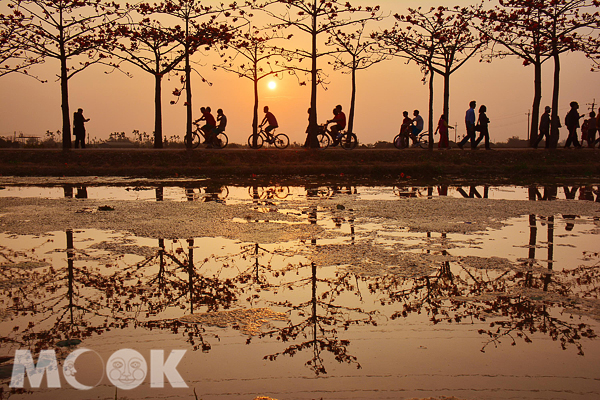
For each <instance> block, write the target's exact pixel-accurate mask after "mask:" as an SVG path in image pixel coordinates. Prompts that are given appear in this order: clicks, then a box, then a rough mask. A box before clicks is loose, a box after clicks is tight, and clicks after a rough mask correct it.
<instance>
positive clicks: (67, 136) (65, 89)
mask: <svg viewBox="0 0 600 400" xmlns="http://www.w3.org/2000/svg"><path fill="white" fill-rule="evenodd" d="M61 53H63V54H64V47H63V48H61ZM60 94H61V109H62V120H63V121H62V125H63V128H62V129H63V132H62V137H63V150H69V149H70V148H71V122H70V117H71V116H70V112H69V78H68V76H67V58H66V56H62V55H61V58H60Z"/></svg>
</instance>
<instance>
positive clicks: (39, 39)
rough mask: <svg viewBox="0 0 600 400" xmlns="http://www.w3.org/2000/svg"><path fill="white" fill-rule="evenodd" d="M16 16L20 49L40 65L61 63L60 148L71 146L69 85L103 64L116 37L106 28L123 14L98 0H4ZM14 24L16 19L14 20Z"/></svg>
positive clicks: (118, 9) (118, 7)
mask: <svg viewBox="0 0 600 400" xmlns="http://www.w3.org/2000/svg"><path fill="white" fill-rule="evenodd" d="M7 2H8V5H9V7H11V8H12V9H13V13H14V14H15V15H19V14H21V15H23V16H24V20H23V23H22V25H20V26H19V28H20V29H22V30H21V32H20V34H19V35H18V36H17V41H16V42H17V44H18V46H19V48H20V49H24V50H26V51H27V54H31V56H30V57H32V58H34V59H37V60H39V61H40V62H41V61H42V60H44V59H46V58H53V59H56V60H58V61H59V62H60V64H59V65H60V72H59V74H58V78H59V81H60V88H61V108H62V122H63V123H62V125H63V129H62V135H63V149H65V150H66V149H69V148H70V147H71V124H70V117H71V115H70V112H69V86H68V82H69V79H71V78H72V77H73V76H74V75H75V74H77V73H79V72H81V71H83V70H84V69H86V68H87V67H89V66H90V65H93V64H95V63H100V62H104V61H105V59H106V57H107V53H108V51H109V50H110V49H111V48H112V47H113V46H114V44H115V41H116V39H117V38H116V37H115V36H114V35H112V34H111V32H112V30H111V29H109V28H110V27H113V26H114V25H115V24H116V21H118V20H119V19H121V18H122V17H123V16H124V15H125V14H126V11H125V10H122V9H121V8H120V6H119V5H118V4H116V3H104V2H101V1H100V0H92V1H80V0H63V1H45V0H7ZM14 21H16V19H15V20H14Z"/></svg>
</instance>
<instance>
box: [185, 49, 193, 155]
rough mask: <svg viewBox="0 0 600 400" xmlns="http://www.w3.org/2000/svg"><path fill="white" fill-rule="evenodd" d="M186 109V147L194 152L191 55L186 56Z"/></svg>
mask: <svg viewBox="0 0 600 400" xmlns="http://www.w3.org/2000/svg"><path fill="white" fill-rule="evenodd" d="M185 98H186V101H185V103H186V104H185V107H186V124H185V137H186V141H185V147H186V149H187V150H192V67H191V66H190V55H189V54H188V53H187V49H186V55H185Z"/></svg>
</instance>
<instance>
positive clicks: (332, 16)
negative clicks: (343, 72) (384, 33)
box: [261, 0, 379, 148]
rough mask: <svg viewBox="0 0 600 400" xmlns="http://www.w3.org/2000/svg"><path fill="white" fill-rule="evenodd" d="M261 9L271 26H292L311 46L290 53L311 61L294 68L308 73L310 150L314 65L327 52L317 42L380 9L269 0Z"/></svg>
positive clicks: (314, 119) (303, 0)
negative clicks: (306, 64)
mask: <svg viewBox="0 0 600 400" xmlns="http://www.w3.org/2000/svg"><path fill="white" fill-rule="evenodd" d="M278 7H284V8H285V10H284V11H283V12H279V11H277V10H278ZM261 8H262V9H263V10H264V11H265V12H266V13H267V14H268V15H269V16H270V17H271V18H273V19H274V20H275V21H276V22H275V23H274V24H273V25H274V26H276V27H281V28H288V27H294V28H296V29H298V30H300V31H301V32H304V33H306V34H307V36H308V37H309V38H310V46H308V48H298V49H295V51H293V53H295V54H296V55H297V57H298V60H302V59H305V58H306V59H308V60H310V62H311V66H310V68H307V69H302V68H299V67H297V68H298V69H299V70H304V71H308V72H309V73H310V80H311V91H310V114H309V137H310V147H311V148H318V147H319V143H318V141H317V133H318V123H317V87H318V85H319V84H321V83H322V82H323V81H322V77H321V76H320V69H319V68H318V66H317V65H318V59H319V58H320V57H323V56H325V55H327V54H329V53H330V52H328V51H326V52H323V51H319V50H318V48H317V43H318V39H319V38H321V37H322V36H324V35H326V34H328V33H330V32H333V31H335V30H338V29H340V28H342V27H344V26H348V25H353V24H357V23H361V22H363V21H366V20H368V19H372V18H374V17H375V16H376V13H377V11H378V10H379V7H378V6H377V7H353V6H352V5H351V4H350V3H348V2H346V3H342V2H341V1H338V0H332V1H319V0H279V1H269V2H268V3H267V4H263V5H261ZM271 8H272V9H271ZM357 12H360V13H361V14H364V17H362V18H352V14H354V13H357ZM288 50H289V49H288Z"/></svg>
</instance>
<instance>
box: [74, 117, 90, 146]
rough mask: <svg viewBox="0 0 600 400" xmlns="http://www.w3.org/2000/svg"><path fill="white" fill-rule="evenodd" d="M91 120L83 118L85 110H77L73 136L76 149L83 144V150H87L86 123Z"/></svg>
mask: <svg viewBox="0 0 600 400" xmlns="http://www.w3.org/2000/svg"><path fill="white" fill-rule="evenodd" d="M89 120H90V119H89V118H85V117H84V116H83V108H79V109H77V112H74V113H73V135H75V148H76V149H77V148H79V143H80V142H81V148H82V149H85V122H88V121H89Z"/></svg>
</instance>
